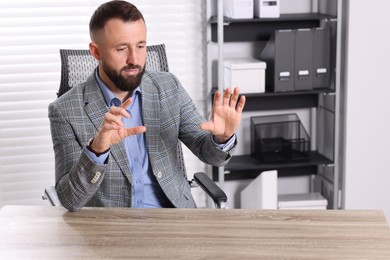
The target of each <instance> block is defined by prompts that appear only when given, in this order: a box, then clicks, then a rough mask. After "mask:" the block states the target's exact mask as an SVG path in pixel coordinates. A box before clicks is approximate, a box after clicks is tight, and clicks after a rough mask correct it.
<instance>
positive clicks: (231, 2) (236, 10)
mask: <svg viewBox="0 0 390 260" xmlns="http://www.w3.org/2000/svg"><path fill="white" fill-rule="evenodd" d="M223 15H224V16H226V17H229V18H234V19H251V18H253V0H225V1H224V3H223Z"/></svg>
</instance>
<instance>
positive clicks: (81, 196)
mask: <svg viewBox="0 0 390 260" xmlns="http://www.w3.org/2000/svg"><path fill="white" fill-rule="evenodd" d="M57 101H58V100H57ZM62 105H63V104H62ZM65 105H66V104H65ZM49 119H50V129H51V136H52V140H53V148H54V155H55V176H56V191H57V194H58V197H59V200H60V201H61V204H62V205H63V206H64V207H65V208H67V209H68V210H70V211H78V210H80V209H81V208H82V207H83V206H84V205H85V204H86V203H87V202H88V201H89V200H90V199H91V197H92V196H93V195H94V194H95V193H96V191H97V190H98V188H99V185H100V184H101V182H102V180H103V177H104V172H105V169H106V164H100V165H99V164H95V163H94V162H93V161H92V160H91V159H90V158H89V157H88V155H87V153H86V152H85V149H86V148H85V146H86V143H84V142H85V140H84V139H86V140H87V137H85V138H80V135H79V134H76V133H75V130H74V126H73V125H72V124H71V123H70V122H69V121H68V120H67V119H66V118H65V117H64V116H63V115H62V114H61V110H60V109H59V108H58V106H57V102H53V103H51V104H50V105H49ZM85 133H87V131H86V132H85ZM81 139H83V140H81Z"/></svg>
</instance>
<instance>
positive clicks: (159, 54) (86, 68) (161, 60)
mask: <svg viewBox="0 0 390 260" xmlns="http://www.w3.org/2000/svg"><path fill="white" fill-rule="evenodd" d="M146 52H147V55H146V69H147V70H149V71H164V72H168V71H169V67H168V60H167V55H166V51H165V45H164V44H159V45H151V46H147V47H146ZM60 55H61V82H60V88H59V90H58V92H57V97H60V96H61V95H63V94H64V93H66V92H67V91H68V90H69V89H71V88H72V87H75V86H77V85H78V84H80V83H82V82H84V81H85V80H86V79H87V77H88V76H89V75H90V74H91V72H92V71H93V70H94V69H95V68H96V66H97V65H98V63H97V61H96V60H95V58H94V57H93V56H92V55H91V54H90V52H89V50H65V49H61V50H60ZM178 151H180V152H179V153H178V157H179V158H178V159H179V162H183V160H182V159H181V158H183V154H182V149H181V143H180V142H179V143H178ZM180 167H182V168H184V167H185V166H184V163H183V164H182V165H181V166H180ZM193 182H196V183H197V184H198V185H199V187H201V188H202V189H203V190H204V191H205V192H206V193H207V194H208V195H209V196H210V197H211V198H212V200H213V201H214V203H215V206H216V207H217V208H225V207H226V201H227V196H226V194H225V193H224V192H223V191H222V190H221V189H220V188H219V187H218V186H217V185H216V184H215V183H214V182H213V181H212V180H211V179H210V178H209V177H208V176H207V175H206V174H205V173H203V172H198V173H195V174H194V179H193V180H192V181H190V183H191V184H192V183H193ZM42 198H43V199H48V200H49V201H50V203H51V204H52V205H53V206H60V205H61V203H60V201H59V199H58V196H57V192H56V191H55V188H54V186H50V187H47V188H46V189H45V193H44V195H43V196H42Z"/></svg>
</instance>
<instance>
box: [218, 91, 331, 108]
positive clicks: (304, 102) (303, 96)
mask: <svg viewBox="0 0 390 260" xmlns="http://www.w3.org/2000/svg"><path fill="white" fill-rule="evenodd" d="M215 91H216V88H213V91H212V93H213V94H214V93H215ZM319 94H329V95H332V94H334V90H332V89H329V88H327V89H316V90H310V91H294V92H277V93H248V94H243V95H244V96H245V97H246V103H245V107H244V111H245V112H249V111H264V110H279V109H299V108H313V107H318V95H319Z"/></svg>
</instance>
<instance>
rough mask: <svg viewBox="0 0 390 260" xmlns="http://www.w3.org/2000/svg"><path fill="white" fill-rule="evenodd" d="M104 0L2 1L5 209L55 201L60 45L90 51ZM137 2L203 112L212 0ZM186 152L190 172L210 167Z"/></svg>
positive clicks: (0, 159)
mask: <svg viewBox="0 0 390 260" xmlns="http://www.w3.org/2000/svg"><path fill="white" fill-rule="evenodd" d="M103 2H105V1H102V0H85V1H79V0H56V1H52V0H35V1H30V0H19V1H13V0H9V1H7V0H1V1H0V207H1V206H2V205H5V204H42V203H47V202H42V201H41V194H42V192H43V189H44V187H45V186H47V185H54V155H53V150H52V143H51V137H50V127H49V120H48V118H47V107H48V104H49V103H50V102H51V101H53V100H54V99H55V98H56V91H57V90H58V87H59V80H60V57H59V49H61V48H64V49H66V48H69V49H78V48H82V49H87V48H88V43H89V34H88V22H89V18H90V15H91V14H92V12H93V11H94V9H95V8H96V7H97V6H98V5H99V4H101V3H103ZM131 2H132V3H134V4H136V5H137V6H138V7H139V8H140V10H141V11H142V12H143V13H144V16H145V20H146V22H147V25H148V44H150V45H151V44H158V43H165V44H166V47H167V54H168V63H169V66H170V70H171V71H172V72H173V73H174V74H176V75H177V76H178V78H179V79H180V81H181V82H182V84H183V86H184V87H185V88H186V90H187V91H188V92H189V93H190V95H191V97H192V98H193V99H194V101H195V103H196V104H197V106H198V107H199V109H200V111H201V112H202V111H203V106H204V90H203V84H204V65H203V53H204V51H203V28H204V17H203V14H204V13H203V9H204V7H203V5H204V2H203V1H202V0H196V1H194V0H191V1H180V0H164V1H159V0H143V1H141V0H133V1H131ZM184 156H185V158H186V163H187V169H188V172H189V173H190V175H191V174H192V173H194V172H196V171H204V170H205V166H204V164H203V163H201V162H200V161H199V160H198V159H196V158H195V157H194V156H193V155H192V154H190V153H189V152H188V150H185V155H184ZM190 177H191V176H190ZM197 194H198V193H197ZM197 198H198V199H197V200H198V201H199V202H200V203H202V201H204V195H203V194H202V193H199V194H198V195H197Z"/></svg>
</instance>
